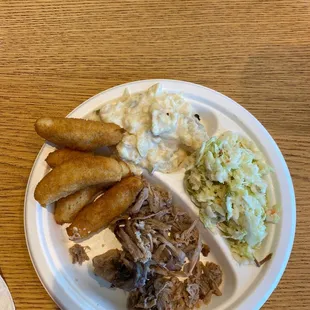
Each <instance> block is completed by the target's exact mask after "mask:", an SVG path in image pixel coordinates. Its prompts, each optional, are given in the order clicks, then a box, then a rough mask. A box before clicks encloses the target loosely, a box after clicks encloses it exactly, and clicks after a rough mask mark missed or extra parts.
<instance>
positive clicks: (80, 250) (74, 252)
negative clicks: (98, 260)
mask: <svg viewBox="0 0 310 310" xmlns="http://www.w3.org/2000/svg"><path fill="white" fill-rule="evenodd" d="M87 248H88V249H89V247H87V246H86V247H83V246H81V245H80V244H75V245H74V246H72V247H71V248H70V249H69V253H70V255H71V256H72V264H75V263H79V264H80V265H82V264H83V263H84V262H85V261H86V260H89V257H88V255H87V254H86V252H85V249H87Z"/></svg>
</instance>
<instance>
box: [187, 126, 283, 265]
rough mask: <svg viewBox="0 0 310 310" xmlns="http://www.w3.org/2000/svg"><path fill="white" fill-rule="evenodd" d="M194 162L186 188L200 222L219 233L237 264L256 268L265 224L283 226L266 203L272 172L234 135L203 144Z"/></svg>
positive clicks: (252, 146)
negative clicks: (197, 211)
mask: <svg viewBox="0 0 310 310" xmlns="http://www.w3.org/2000/svg"><path fill="white" fill-rule="evenodd" d="M193 156H194V161H195V163H194V164H193V165H192V166H191V167H190V168H189V169H188V170H187V171H186V174H185V180H184V183H185V189H186V191H187V192H188V194H189V195H190V197H191V199H192V201H193V202H194V203H195V204H196V206H198V207H199V214H200V219H201V220H202V222H203V223H204V225H205V226H206V227H207V228H209V229H211V230H214V229H215V227H217V228H219V229H220V231H221V232H222V235H223V236H224V237H225V238H227V240H228V243H229V245H230V248H231V251H232V253H233V256H234V257H235V259H236V260H237V261H239V262H240V263H245V262H248V263H254V261H255V256H254V255H255V251H256V250H257V249H258V248H259V246H260V245H261V242H262V241H263V240H264V238H265V237H266V235H267V231H266V222H273V223H277V222H278V220H279V215H278V209H277V208H276V207H269V205H268V201H267V186H268V183H267V181H266V180H265V177H266V176H267V175H268V174H269V173H270V172H271V171H272V168H271V167H270V166H269V165H268V164H267V163H266V161H265V159H264V157H263V155H262V153H261V152H260V151H259V150H258V149H257V147H256V146H255V144H254V143H253V142H252V141H250V140H248V139H246V138H244V137H242V136H240V135H239V134H237V133H233V132H230V131H227V132H225V133H223V134H222V135H221V136H219V137H218V138H216V137H212V138H211V139H210V140H208V141H207V142H204V143H203V145H202V146H201V148H200V150H198V151H196V152H195V153H194V154H193Z"/></svg>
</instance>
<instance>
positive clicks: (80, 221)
mask: <svg viewBox="0 0 310 310" xmlns="http://www.w3.org/2000/svg"><path fill="white" fill-rule="evenodd" d="M142 188H143V182H142V180H141V178H140V177H138V176H131V177H127V178H125V179H123V180H122V181H120V182H119V183H117V184H115V185H114V186H113V187H112V188H110V189H109V190H107V191H106V192H105V193H104V194H103V195H102V196H101V197H99V198H98V199H97V200H95V201H94V202H92V203H91V204H89V205H87V206H85V207H84V208H83V209H82V210H81V211H80V212H79V213H78V215H77V216H76V218H75V219H74V221H73V222H72V224H71V225H70V226H69V227H68V228H67V233H68V235H69V236H70V237H71V238H72V239H80V238H85V237H87V236H89V235H90V234H91V233H93V232H96V231H98V230H99V229H102V228H106V227H107V226H108V225H109V224H110V223H111V222H112V221H113V219H115V218H116V217H117V216H119V215H121V214H122V213H124V212H125V211H126V210H127V209H128V208H129V207H130V206H131V205H132V204H133V203H134V202H135V200H136V197H137V195H138V194H139V192H140V191H141V190H142Z"/></svg>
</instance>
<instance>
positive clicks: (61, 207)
mask: <svg viewBox="0 0 310 310" xmlns="http://www.w3.org/2000/svg"><path fill="white" fill-rule="evenodd" d="M102 189H103V188H102V186H100V185H94V186H89V187H86V188H84V189H81V190H80V191H77V192H76V193H73V194H71V195H69V196H67V197H64V198H61V199H60V200H58V201H56V204H55V212H54V217H55V221H56V223H57V224H64V223H71V222H72V221H73V220H74V218H75V217H76V215H77V214H78V213H79V211H80V210H82V208H83V207H85V206H86V205H87V204H89V203H91V202H92V201H93V200H94V198H95V197H96V195H98V194H99V193H100V192H101V191H102Z"/></svg>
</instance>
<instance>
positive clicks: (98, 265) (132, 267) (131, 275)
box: [93, 249, 149, 291]
mask: <svg viewBox="0 0 310 310" xmlns="http://www.w3.org/2000/svg"><path fill="white" fill-rule="evenodd" d="M93 265H94V272H95V274H96V275H98V276H100V277H102V278H103V279H105V280H106V281H108V282H110V283H111V284H112V285H113V286H115V287H117V288H121V289H123V290H125V291H132V290H134V289H136V288H139V287H142V286H144V285H145V282H146V279H147V273H148V268H149V267H148V264H141V263H132V262H131V261H129V260H128V259H126V257H125V255H124V253H123V252H122V251H119V250H117V249H114V250H109V251H108V252H106V253H104V254H101V255H98V256H96V257H94V258H93Z"/></svg>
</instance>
